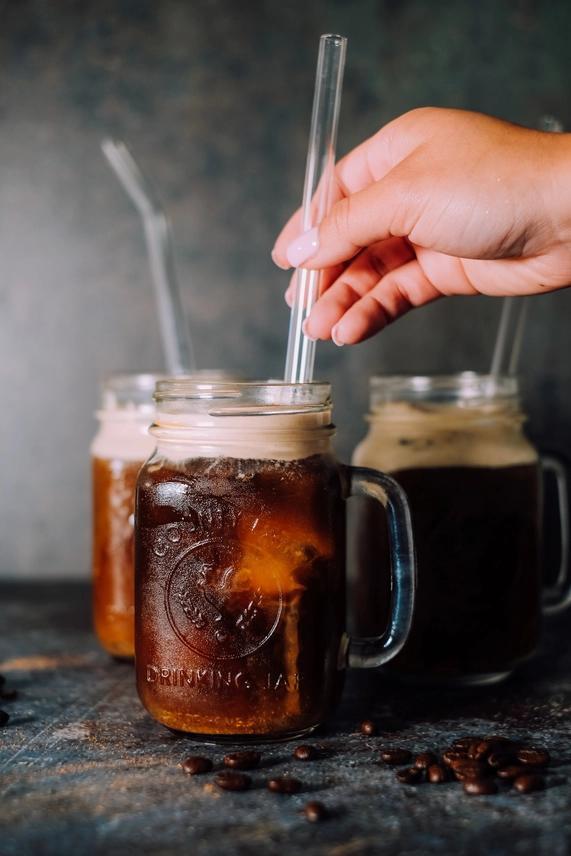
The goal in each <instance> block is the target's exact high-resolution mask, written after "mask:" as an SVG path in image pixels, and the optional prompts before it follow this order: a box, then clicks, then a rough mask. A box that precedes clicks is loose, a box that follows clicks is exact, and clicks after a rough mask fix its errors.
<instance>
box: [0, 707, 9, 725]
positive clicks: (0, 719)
mask: <svg viewBox="0 0 571 856" xmlns="http://www.w3.org/2000/svg"><path fill="white" fill-rule="evenodd" d="M9 720H10V714H8V713H6V711H5V710H0V728H2V727H3V726H4V725H7V724H8V722H9Z"/></svg>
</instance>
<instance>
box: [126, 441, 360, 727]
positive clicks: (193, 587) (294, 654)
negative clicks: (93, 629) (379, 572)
mask: <svg viewBox="0 0 571 856" xmlns="http://www.w3.org/2000/svg"><path fill="white" fill-rule="evenodd" d="M136 569H137V570H136V603H137V610H136V669H137V686H138V691H139V695H140V697H141V700H142V701H143V704H144V705H145V707H146V708H147V709H148V711H149V712H150V713H151V715H152V716H154V717H155V718H156V719H157V720H159V721H160V722H162V723H163V724H164V725H166V726H168V727H170V728H172V729H175V730H180V731H185V732H191V733H195V734H201V735H211V736H215V737H222V738H223V737H224V735H243V736H246V737H247V736H250V737H256V738H260V737H262V738H267V739H271V738H276V737H280V738H285V737H290V736H294V735H298V734H301V733H304V732H307V731H310V730H311V729H313V728H314V727H316V726H317V725H318V724H320V723H321V722H322V721H323V720H324V718H325V717H326V716H327V714H328V713H329V711H330V709H331V707H332V706H333V704H334V703H335V702H336V700H337V699H338V697H339V694H340V691H341V686H342V675H343V672H342V671H341V670H340V668H339V652H340V647H341V643H342V635H343V629H344V621H345V592H344V588H345V583H344V574H345V512H344V502H343V499H342V487H341V480H340V477H339V470H338V467H337V466H336V464H335V462H334V460H333V459H332V458H330V457H329V456H327V455H313V456H311V457H309V458H304V459H300V460H299V459H298V460H292V461H278V460H252V459H246V460H243V459H237V458H226V457H220V458H195V459H189V460H186V461H182V462H179V463H172V462H167V461H161V460H160V459H159V460H153V461H150V462H148V463H147V464H146V465H145V466H144V467H143V469H142V471H141V474H140V477H139V482H138V490H137V544H136Z"/></svg>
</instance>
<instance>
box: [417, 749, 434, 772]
mask: <svg viewBox="0 0 571 856" xmlns="http://www.w3.org/2000/svg"><path fill="white" fill-rule="evenodd" d="M437 763H438V758H437V757H436V755H435V754H434V752H421V753H420V754H419V755H417V756H416V758H415V759H414V766H415V767H417V768H418V769H419V770H427V769H428V767H431V766H432V765H433V764H437Z"/></svg>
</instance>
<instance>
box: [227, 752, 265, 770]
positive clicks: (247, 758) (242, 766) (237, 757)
mask: <svg viewBox="0 0 571 856" xmlns="http://www.w3.org/2000/svg"><path fill="white" fill-rule="evenodd" d="M261 760H262V756H261V755H260V753H259V752H254V751H252V750H249V749H246V750H244V751H243V752H232V753H231V754H230V755H225V756H224V766H225V767H231V768H232V769H233V770H253V769H255V767H257V766H259V763H260V761H261Z"/></svg>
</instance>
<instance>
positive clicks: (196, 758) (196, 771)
mask: <svg viewBox="0 0 571 856" xmlns="http://www.w3.org/2000/svg"><path fill="white" fill-rule="evenodd" d="M181 767H182V769H183V771H184V772H185V773H188V775H189V776H198V775H200V774H201V773H209V772H210V771H211V769H212V761H211V760H210V758H203V757H202V756H201V755H191V756H190V757H189V758H185V760H184V761H183V762H182V764H181Z"/></svg>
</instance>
